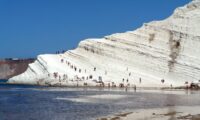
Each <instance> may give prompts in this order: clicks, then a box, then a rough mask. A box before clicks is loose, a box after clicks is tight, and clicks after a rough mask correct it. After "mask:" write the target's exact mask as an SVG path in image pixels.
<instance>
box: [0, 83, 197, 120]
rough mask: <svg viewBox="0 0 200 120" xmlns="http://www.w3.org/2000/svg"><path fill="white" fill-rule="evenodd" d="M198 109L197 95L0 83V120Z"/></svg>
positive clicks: (84, 119)
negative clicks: (154, 109) (144, 110)
mask: <svg viewBox="0 0 200 120" xmlns="http://www.w3.org/2000/svg"><path fill="white" fill-rule="evenodd" d="M199 105H200V91H162V90H137V91H136V92H135V91H134V90H128V91H127V92H126V91H125V90H120V89H98V88H56V87H38V86H27V85H8V84H4V83H0V120H95V119H96V118H98V117H101V116H107V115H110V114H114V113H118V112H124V111H131V110H134V109H141V108H162V107H168V106H199Z"/></svg>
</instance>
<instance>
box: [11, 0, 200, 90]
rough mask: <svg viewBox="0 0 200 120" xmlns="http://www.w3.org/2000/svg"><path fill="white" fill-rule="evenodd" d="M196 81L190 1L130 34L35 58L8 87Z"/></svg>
mask: <svg viewBox="0 0 200 120" xmlns="http://www.w3.org/2000/svg"><path fill="white" fill-rule="evenodd" d="M199 80H200V0H193V1H192V2H191V3H189V4H187V5H185V6H183V7H180V8H177V9H176V10H175V12H174V13H173V15H172V16H170V17H169V18H167V19H165V20H162V21H153V22H150V23H147V24H144V25H143V26H142V27H141V28H139V29H137V30H135V31H128V32H125V33H116V34H113V35H109V36H105V37H104V38H101V39H87V40H83V41H81V42H80V43H79V45H78V47H77V48H76V49H75V50H69V51H67V52H65V53H64V54H55V55H53V54H46V55H39V56H38V58H37V60H36V61H35V62H34V63H32V64H30V65H29V67H28V69H27V71H26V72H24V73H23V74H21V75H18V76H15V77H13V78H11V79H10V80H9V83H23V84H41V85H44V84H46V85H66V86H68V85H69V86H76V85H79V86H83V85H90V86H96V85H103V84H104V85H105V86H109V85H110V86H115V85H116V86H120V85H122V84H124V85H125V86H126V85H130V86H134V85H136V86H140V87H170V86H171V85H172V86H182V85H184V84H185V82H189V83H191V82H195V81H199ZM162 81H163V82H162Z"/></svg>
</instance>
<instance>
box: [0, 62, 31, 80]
mask: <svg viewBox="0 0 200 120" xmlns="http://www.w3.org/2000/svg"><path fill="white" fill-rule="evenodd" d="M33 61H34V60H33V59H27V60H0V79H9V78H11V77H13V76H16V75H19V74H21V73H23V72H25V71H26V69H27V68H28V64H30V63H32V62H33Z"/></svg>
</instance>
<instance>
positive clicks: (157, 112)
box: [97, 106, 200, 120]
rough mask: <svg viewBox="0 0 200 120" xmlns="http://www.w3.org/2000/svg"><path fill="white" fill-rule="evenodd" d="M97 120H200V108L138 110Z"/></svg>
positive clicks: (181, 107)
mask: <svg viewBox="0 0 200 120" xmlns="http://www.w3.org/2000/svg"><path fill="white" fill-rule="evenodd" d="M97 120H200V106H173V107H167V108H154V109H139V110H134V111H131V112H124V113H118V114H115V115H113V116H110V117H102V118H98V119H97Z"/></svg>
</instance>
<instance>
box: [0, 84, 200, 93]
mask: <svg viewBox="0 0 200 120" xmlns="http://www.w3.org/2000/svg"><path fill="white" fill-rule="evenodd" d="M2 83H4V82H2ZM2 83H1V84H2ZM4 84H8V85H29V86H38V87H39V86H41V87H55V88H57V87H60V88H99V89H104V88H105V89H120V90H125V91H129V90H135V91H137V90H200V87H199V88H190V87H186V86H179V87H141V86H139V87H112V86H110V87H108V86H97V85H96V86H94V85H87V86H84V85H78V86H77V85H47V84H40V85H38V84H25V83H9V82H5V83H4Z"/></svg>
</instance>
